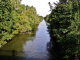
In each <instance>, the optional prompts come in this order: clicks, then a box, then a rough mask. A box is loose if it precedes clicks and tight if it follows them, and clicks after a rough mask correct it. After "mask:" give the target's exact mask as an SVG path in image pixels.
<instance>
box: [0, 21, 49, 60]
mask: <svg viewBox="0 0 80 60" xmlns="http://www.w3.org/2000/svg"><path fill="white" fill-rule="evenodd" d="M49 41H50V37H49V34H48V32H47V25H46V22H45V21H44V20H43V21H42V22H41V23H40V24H39V26H38V27H37V29H36V30H35V31H33V32H32V33H30V34H27V33H21V34H18V35H17V36H15V37H14V38H13V39H12V40H11V41H10V42H9V43H8V44H6V45H5V46H3V47H2V48H1V49H0V60H49V57H50V56H49V51H48V50H47V48H48V45H47V44H48V42H49Z"/></svg>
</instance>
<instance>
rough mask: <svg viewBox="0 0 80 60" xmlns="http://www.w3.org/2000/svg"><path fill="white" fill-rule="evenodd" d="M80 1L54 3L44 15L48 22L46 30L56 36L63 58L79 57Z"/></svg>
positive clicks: (66, 59)
mask: <svg viewBox="0 0 80 60" xmlns="http://www.w3.org/2000/svg"><path fill="white" fill-rule="evenodd" d="M79 7H80V2H79V1H69V2H68V3H59V4H56V8H55V9H53V10H52V11H51V13H50V14H49V15H47V16H46V17H45V19H46V21H47V22H48V23H49V25H48V31H49V33H50V36H51V37H52V38H53V37H56V39H57V40H56V41H57V42H58V43H59V44H60V48H61V49H62V51H61V53H63V54H64V57H63V58H65V60H71V57H78V58H79V59H80V56H79V53H80V49H79V45H80V40H79V39H80V38H79V37H80V8H79Z"/></svg>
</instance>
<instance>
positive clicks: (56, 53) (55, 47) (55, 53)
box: [47, 38, 64, 60]
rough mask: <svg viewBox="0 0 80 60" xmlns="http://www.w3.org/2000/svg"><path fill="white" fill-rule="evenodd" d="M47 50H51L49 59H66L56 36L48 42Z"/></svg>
mask: <svg viewBox="0 0 80 60" xmlns="http://www.w3.org/2000/svg"><path fill="white" fill-rule="evenodd" d="M47 50H48V51H49V60H64V59H63V54H62V53H61V49H60V46H59V43H58V42H56V39H55V38H52V39H51V40H50V41H49V42H48V43H47Z"/></svg>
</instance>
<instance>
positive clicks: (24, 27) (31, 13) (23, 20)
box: [0, 0, 43, 47]
mask: <svg viewBox="0 0 80 60" xmlns="http://www.w3.org/2000/svg"><path fill="white" fill-rule="evenodd" d="M20 2H21V0H5V1H3V0H2V1H1V2H0V47H1V46H2V45H4V44H6V43H7V41H9V40H10V39H12V37H14V36H15V35H16V34H18V33H19V32H27V31H31V30H34V28H35V26H36V25H37V24H39V23H40V21H41V20H42V19H43V17H41V16H38V15H37V14H36V9H35V8H34V7H33V6H31V7H30V6H28V5H27V6H25V5H21V4H20Z"/></svg>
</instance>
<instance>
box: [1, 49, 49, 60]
mask: <svg viewBox="0 0 80 60" xmlns="http://www.w3.org/2000/svg"><path fill="white" fill-rule="evenodd" d="M24 52H28V51H15V50H14V49H13V50H0V53H3V54H0V60H47V59H48V58H35V57H27V56H26V57H23V56H17V53H24ZM6 53H7V54H8V55H7V54H6ZM28 53H30V52H28ZM9 54H10V55H9Z"/></svg>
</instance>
